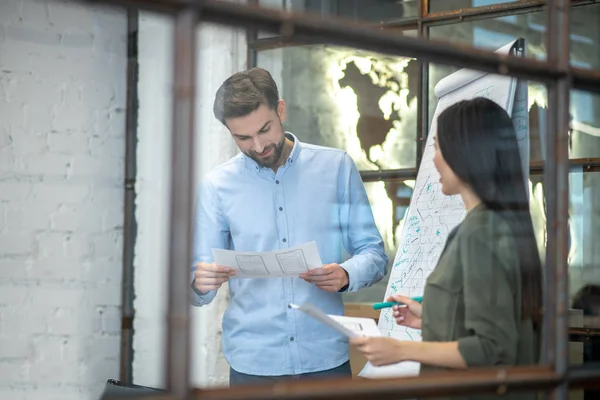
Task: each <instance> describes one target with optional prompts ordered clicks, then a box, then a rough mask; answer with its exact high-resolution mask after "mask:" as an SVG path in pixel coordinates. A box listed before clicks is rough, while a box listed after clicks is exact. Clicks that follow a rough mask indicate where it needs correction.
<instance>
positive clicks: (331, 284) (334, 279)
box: [300, 264, 349, 292]
mask: <svg viewBox="0 0 600 400" xmlns="http://www.w3.org/2000/svg"><path fill="white" fill-rule="evenodd" d="M300 278H302V279H304V280H305V281H306V282H309V283H314V284H315V285H316V286H317V287H319V288H320V289H323V290H326V291H328V292H338V291H339V290H340V289H341V288H343V287H344V286H346V285H347V284H348V283H349V281H348V273H347V272H346V270H345V269H344V268H342V267H341V266H340V265H339V264H326V265H323V266H322V267H321V268H315V269H311V270H310V271H308V272H305V273H303V274H300Z"/></svg>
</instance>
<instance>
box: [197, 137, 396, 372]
mask: <svg viewBox="0 0 600 400" xmlns="http://www.w3.org/2000/svg"><path fill="white" fill-rule="evenodd" d="M286 135H287V136H288V138H290V139H292V140H293V141H294V147H293V149H292V152H291V154H290V156H289V158H288V160H287V161H286V163H285V164H284V165H283V166H281V167H280V168H279V169H278V170H277V173H274V172H273V170H272V169H270V168H264V167H261V166H259V165H258V164H257V163H256V162H255V161H254V160H252V159H251V158H249V157H248V156H246V155H244V154H242V153H240V154H238V155H237V156H235V157H234V158H232V159H231V160H229V161H228V162H226V163H225V164H223V165H221V166H219V167H217V168H215V169H213V170H212V171H211V172H209V173H208V174H207V176H206V178H205V179H204V180H203V182H202V184H201V186H200V189H199V196H198V204H197V212H196V221H195V234H194V263H193V265H192V275H193V272H194V271H195V264H196V263H197V262H208V263H211V262H213V259H212V253H211V248H221V249H230V250H238V251H272V250H278V249H286V248H290V247H294V246H296V245H299V244H303V243H306V242H310V241H315V242H316V243H317V246H318V249H319V254H320V256H321V261H322V262H323V263H324V264H329V263H339V264H340V265H341V266H342V267H343V268H344V269H345V270H346V271H347V272H348V276H349V282H350V283H349V287H348V291H356V290H358V289H360V288H364V287H368V286H371V285H372V284H374V283H376V282H378V281H379V280H380V279H381V278H382V277H383V276H384V275H385V273H386V269H387V263H388V257H387V255H386V254H385V250H384V244H383V240H382V238H381V235H380V234H379V231H378V230H377V227H376V226H375V221H374V219H373V213H372V211H371V206H370V204H369V201H368V198H367V194H366V191H365V188H364V186H363V183H362V180H361V178H360V175H359V173H358V170H357V168H356V165H355V164H354V162H353V160H352V159H351V158H350V156H348V154H346V153H345V152H344V151H342V150H337V149H332V148H326V147H321V146H314V145H309V144H305V143H301V142H299V141H298V139H297V138H296V137H295V136H294V135H292V134H290V133H286ZM344 250H345V251H346V252H347V253H349V254H350V255H351V256H352V257H351V258H349V259H348V260H346V261H344V258H347V257H344ZM229 291H230V304H229V306H228V308H227V311H226V312H225V314H224V316H223V340H222V341H223V354H224V355H225V358H226V359H227V361H228V362H229V365H230V366H231V367H232V368H233V369H234V370H236V371H238V372H241V373H245V374H252V375H296V374H303V373H309V372H316V371H323V370H327V369H331V368H335V367H337V366H339V365H341V364H343V363H344V362H346V361H347V360H348V341H347V339H346V338H345V337H343V336H342V335H340V334H338V333H336V332H335V331H333V330H332V329H330V328H329V327H327V326H325V325H323V324H322V323H320V322H318V321H317V320H315V319H313V318H311V317H309V316H307V315H305V314H303V313H302V312H301V311H298V310H294V309H290V308H289V307H288V304H290V303H296V304H303V303H312V304H314V305H316V306H317V307H319V308H321V309H322V310H323V311H324V312H325V313H327V314H335V315H343V312H344V307H343V302H342V294H341V293H330V292H326V291H324V290H322V289H319V288H318V287H316V286H315V285H313V284H310V283H308V282H305V281H304V280H302V279H299V278H262V279H238V278H232V279H230V281H229ZM215 295H216V291H210V292H208V293H207V294H205V295H200V294H198V293H195V294H194V304H195V305H197V306H202V305H205V304H208V303H210V302H211V301H212V300H213V299H214V297H215ZM202 323H206V324H215V323H218V322H217V321H202Z"/></svg>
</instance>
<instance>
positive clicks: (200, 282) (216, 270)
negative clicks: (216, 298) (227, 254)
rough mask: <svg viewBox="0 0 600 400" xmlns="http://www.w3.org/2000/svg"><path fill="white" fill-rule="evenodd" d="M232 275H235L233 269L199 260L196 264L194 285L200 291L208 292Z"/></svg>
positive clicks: (218, 286)
mask: <svg viewBox="0 0 600 400" xmlns="http://www.w3.org/2000/svg"><path fill="white" fill-rule="evenodd" d="M232 276H235V270H234V269H231V268H227V267H222V266H220V265H217V264H215V263H212V264H208V263H203V262H200V263H198V264H196V272H195V273H194V278H195V281H194V286H195V287H196V289H197V290H198V291H199V292H200V293H208V292H209V291H211V290H216V289H218V288H220V287H221V285H222V284H224V283H225V282H227V281H228V280H229V278H230V277H232Z"/></svg>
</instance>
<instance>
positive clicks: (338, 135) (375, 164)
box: [257, 45, 419, 170]
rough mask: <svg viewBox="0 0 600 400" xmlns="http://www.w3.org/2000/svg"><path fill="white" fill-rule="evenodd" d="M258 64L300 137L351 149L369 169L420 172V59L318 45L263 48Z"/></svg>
mask: <svg viewBox="0 0 600 400" xmlns="http://www.w3.org/2000/svg"><path fill="white" fill-rule="evenodd" d="M257 64H258V66H260V67H263V68H266V69H267V70H269V71H270V72H271V74H272V75H273V77H274V79H275V81H276V82H277V83H278V86H279V90H280V96H281V98H283V99H284V100H285V101H286V104H287V110H288V115H287V120H286V123H285V127H286V129H288V130H289V131H292V132H294V133H295V134H296V135H297V136H298V138H299V139H300V140H303V141H305V142H308V143H312V144H317V145H324V146H330V147H335V148H339V149H344V150H346V151H347V152H348V154H350V156H351V157H352V158H353V159H354V161H355V162H356V163H357V165H358V167H359V169H361V170H378V169H393V168H407V167H413V168H414V167H415V162H416V161H415V160H416V135H417V131H416V115H417V98H416V95H417V91H418V87H417V80H418V72H419V69H418V63H417V61H416V60H414V59H409V58H398V57H395V58H393V57H385V56H382V55H378V54H373V53H366V52H361V51H357V50H354V49H346V48H340V47H333V46H325V45H311V46H296V47H286V48H279V49H274V50H265V51H261V52H259V53H258V56H257Z"/></svg>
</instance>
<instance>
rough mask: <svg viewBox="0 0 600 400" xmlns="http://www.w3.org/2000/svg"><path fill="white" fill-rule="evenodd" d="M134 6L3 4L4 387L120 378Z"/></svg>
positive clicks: (94, 389) (91, 385) (25, 0)
mask: <svg viewBox="0 0 600 400" xmlns="http://www.w3.org/2000/svg"><path fill="white" fill-rule="evenodd" d="M126 28H127V23H126V17H125V14H124V12H123V11H121V10H114V9H106V8H99V7H94V8H92V7H84V6H81V5H75V4H72V3H70V2H57V1H45V0H2V1H1V2H0V398H1V399H14V400H18V399H28V400H35V399H44V400H46V399H96V398H98V396H99V394H100V392H101V390H102V388H103V386H104V383H105V382H106V379H108V378H118V374H119V370H118V369H119V363H118V358H119V341H120V337H119V335H120V301H121V293H120V280H121V252H122V224H123V191H122V186H123V184H122V181H123V162H124V127H125V116H124V111H123V110H124V108H125V93H126V76H125V72H126V69H125V68H126Z"/></svg>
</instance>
